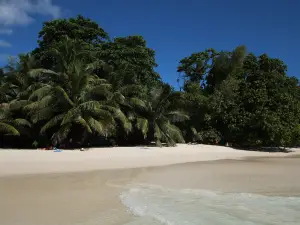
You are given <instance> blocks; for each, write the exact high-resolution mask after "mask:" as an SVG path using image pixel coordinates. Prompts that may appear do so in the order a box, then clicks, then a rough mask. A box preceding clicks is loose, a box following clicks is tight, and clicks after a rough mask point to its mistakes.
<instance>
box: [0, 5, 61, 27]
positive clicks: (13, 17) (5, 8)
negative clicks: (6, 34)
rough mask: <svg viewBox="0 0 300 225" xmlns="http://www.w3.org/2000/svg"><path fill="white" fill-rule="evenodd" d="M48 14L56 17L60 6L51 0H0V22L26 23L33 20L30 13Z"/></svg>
mask: <svg viewBox="0 0 300 225" xmlns="http://www.w3.org/2000/svg"><path fill="white" fill-rule="evenodd" d="M33 14H40V15H48V16H52V17H53V18H57V17H59V16H60V15H61V8H60V7H59V6H57V5H54V4H53V3H52V0H35V1H33V0H0V24H2V25H5V26H10V25H27V24H30V23H32V22H33V21H34V19H33V17H32V15H33Z"/></svg>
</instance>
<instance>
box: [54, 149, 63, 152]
mask: <svg viewBox="0 0 300 225" xmlns="http://www.w3.org/2000/svg"><path fill="white" fill-rule="evenodd" d="M54 152H62V150H60V149H58V148H54Z"/></svg>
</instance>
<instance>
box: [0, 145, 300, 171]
mask: <svg viewBox="0 0 300 225" xmlns="http://www.w3.org/2000/svg"><path fill="white" fill-rule="evenodd" d="M287 155H289V156H291V155H300V150H298V149H295V151H294V152H292V153H289V154H286V153H268V152H253V151H242V150H236V149H233V148H228V147H222V146H210V145H187V144H181V145H178V146H177V147H173V148H168V147H164V148H158V147H116V148H98V149H96V148H95V149H90V150H89V151H85V152H81V151H70V150H69V151H63V152H53V151H41V150H22V151H20V150H0V176H7V175H22V174H39V173H65V172H80V171H93V170H101V169H121V168H139V167H150V166H163V165H171V164H177V163H186V162H199V161H211V160H221V159H242V158H245V157H270V156H273V157H282V156H287Z"/></svg>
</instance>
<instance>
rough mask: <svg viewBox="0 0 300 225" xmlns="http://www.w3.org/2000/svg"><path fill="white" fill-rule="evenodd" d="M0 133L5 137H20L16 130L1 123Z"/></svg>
mask: <svg viewBox="0 0 300 225" xmlns="http://www.w3.org/2000/svg"><path fill="white" fill-rule="evenodd" d="M0 133H2V134H5V135H13V136H19V135H20V133H19V131H18V130H17V129H16V128H14V127H13V126H11V125H9V124H7V123H3V122H0Z"/></svg>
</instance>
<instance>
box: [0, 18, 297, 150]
mask: <svg viewBox="0 0 300 225" xmlns="http://www.w3.org/2000/svg"><path fill="white" fill-rule="evenodd" d="M38 38H39V39H38V47H37V48H36V49H34V50H33V51H32V52H29V53H26V54H21V55H19V57H18V59H10V61H9V63H8V65H7V66H5V67H4V68H2V69H1V70H0V141H1V144H0V147H10V148H13V147H16V148H32V147H34V148H36V147H47V146H49V145H54V146H57V147H62V148H75V147H80V146H111V145H139V144H151V143H155V144H156V145H158V146H161V145H163V144H166V145H168V146H174V145H175V144H176V143H183V142H198V143H206V144H225V143H226V142H229V143H232V145H234V146H236V147H244V148H245V147H246V148H254V147H255V148H257V147H279V146H280V147H290V146H295V145H298V144H299V142H300V137H299V136H300V123H299V122H300V121H299V118H300V101H299V100H300V99H299V98H300V95H299V94H300V92H299V91H300V90H299V88H298V80H297V79H296V78H294V77H289V76H287V74H286V71H287V66H286V65H285V64H284V63H283V62H282V61H281V60H279V59H274V58H270V57H268V56H267V55H266V54H263V55H260V56H255V55H254V54H252V53H247V51H246V48H245V47H244V46H238V47H237V48H236V49H234V50H233V51H231V52H227V51H221V52H217V51H215V50H214V49H207V50H205V51H203V52H198V53H193V54H191V55H190V56H188V57H186V58H184V59H182V60H181V61H180V64H179V65H178V68H177V71H178V72H179V74H180V77H179V78H178V81H179V84H181V87H180V91H176V90H175V89H174V88H172V87H171V86H170V85H168V84H166V83H164V82H163V81H162V79H161V77H160V75H159V74H158V73H156V72H155V67H156V66H157V64H156V62H155V52H154V50H152V49H150V48H148V47H147V45H146V41H145V40H144V39H143V37H141V36H128V37H117V38H114V39H111V38H110V37H109V35H108V34H107V33H106V32H105V31H104V30H103V29H102V28H101V27H100V26H99V25H98V24H97V23H95V22H93V21H91V20H90V19H88V18H84V17H82V16H78V17H76V18H70V19H58V20H52V21H49V22H45V23H44V24H43V28H42V30H41V31H40V32H39V36H38ZM174 72H175V68H174Z"/></svg>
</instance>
